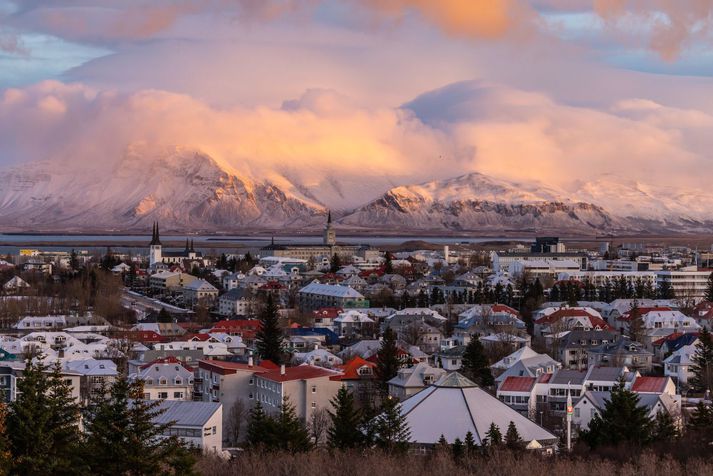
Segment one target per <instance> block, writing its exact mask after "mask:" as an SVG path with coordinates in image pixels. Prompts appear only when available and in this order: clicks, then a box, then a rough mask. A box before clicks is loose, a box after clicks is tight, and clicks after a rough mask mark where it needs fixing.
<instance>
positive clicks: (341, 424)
mask: <svg viewBox="0 0 713 476" xmlns="http://www.w3.org/2000/svg"><path fill="white" fill-rule="evenodd" d="M332 407H333V408H334V410H333V411H330V412H329V417H330V418H331V420H332V426H331V427H330V428H329V430H328V432H327V435H328V440H329V446H331V447H332V448H337V449H340V450H344V449H348V448H356V447H358V446H360V445H361V444H362V443H363V441H364V435H363V434H362V432H361V431H359V424H360V422H361V412H360V411H359V410H358V409H357V408H356V407H355V405H354V395H352V393H351V392H350V391H349V389H347V387H346V386H342V387H341V388H340V389H339V391H337V395H336V396H335V397H334V398H333V399H332Z"/></svg>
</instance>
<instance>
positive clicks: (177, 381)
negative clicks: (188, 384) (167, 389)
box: [175, 377, 183, 385]
mask: <svg viewBox="0 0 713 476" xmlns="http://www.w3.org/2000/svg"><path fill="white" fill-rule="evenodd" d="M175 382H176V385H182V384H183V379H182V378H181V377H176V379H175Z"/></svg>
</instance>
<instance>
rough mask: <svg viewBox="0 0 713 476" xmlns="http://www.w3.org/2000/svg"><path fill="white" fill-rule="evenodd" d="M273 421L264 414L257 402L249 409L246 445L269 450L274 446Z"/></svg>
mask: <svg viewBox="0 0 713 476" xmlns="http://www.w3.org/2000/svg"><path fill="white" fill-rule="evenodd" d="M275 426H276V425H275V421H274V420H273V419H272V418H271V417H270V416H268V415H267V414H266V413H265V410H264V409H263V408H262V404H261V403H260V401H259V400H258V401H257V402H255V406H253V407H252V408H251V409H250V416H249V418H248V429H247V444H248V446H250V447H253V448H263V449H270V448H273V447H274V446H275V445H276V442H275Z"/></svg>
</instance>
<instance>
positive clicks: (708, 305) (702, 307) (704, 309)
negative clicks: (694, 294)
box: [691, 301, 713, 331]
mask: <svg viewBox="0 0 713 476" xmlns="http://www.w3.org/2000/svg"><path fill="white" fill-rule="evenodd" d="M691 317H693V319H695V320H696V323H697V324H698V325H699V326H701V327H705V328H706V329H708V330H709V331H713V302H710V301H701V302H700V303H698V305H697V306H696V307H695V309H694V310H693V314H692V315H691Z"/></svg>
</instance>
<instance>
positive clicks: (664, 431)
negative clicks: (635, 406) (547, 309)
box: [651, 411, 680, 442]
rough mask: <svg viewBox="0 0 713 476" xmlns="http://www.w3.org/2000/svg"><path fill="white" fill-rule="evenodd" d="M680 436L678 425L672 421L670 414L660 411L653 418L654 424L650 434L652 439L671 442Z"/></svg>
mask: <svg viewBox="0 0 713 476" xmlns="http://www.w3.org/2000/svg"><path fill="white" fill-rule="evenodd" d="M679 436H680V432H679V431H678V427H676V424H675V423H674V421H673V418H672V417H671V414H670V413H668V412H665V411H660V412H658V413H657V414H656V418H654V426H653V431H652V434H651V439H652V440H653V441H661V442H671V441H673V440H675V439H676V438H678V437H679Z"/></svg>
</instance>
